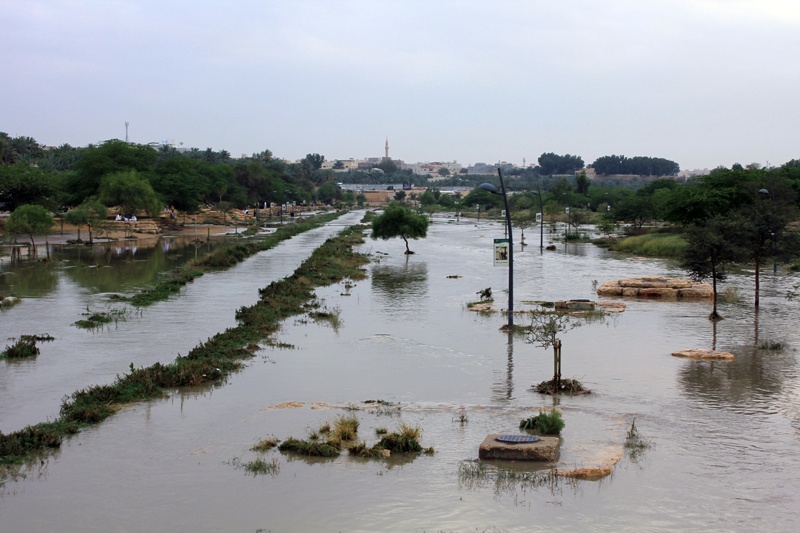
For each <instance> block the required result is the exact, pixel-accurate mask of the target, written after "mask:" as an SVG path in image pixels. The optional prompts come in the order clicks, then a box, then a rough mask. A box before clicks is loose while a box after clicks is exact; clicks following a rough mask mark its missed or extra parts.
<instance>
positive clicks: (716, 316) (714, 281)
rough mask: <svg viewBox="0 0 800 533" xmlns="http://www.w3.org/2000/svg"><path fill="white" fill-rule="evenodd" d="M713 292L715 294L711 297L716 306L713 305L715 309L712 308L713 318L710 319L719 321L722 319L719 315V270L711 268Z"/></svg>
mask: <svg viewBox="0 0 800 533" xmlns="http://www.w3.org/2000/svg"><path fill="white" fill-rule="evenodd" d="M711 290H712V291H713V293H714V294H712V296H711V297H712V299H713V302H714V304H713V307H712V311H711V316H709V317H708V318H710V319H711V320H719V319H720V318H722V317H721V316H719V313H717V269H716V267H711Z"/></svg>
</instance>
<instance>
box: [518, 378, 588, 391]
mask: <svg viewBox="0 0 800 533" xmlns="http://www.w3.org/2000/svg"><path fill="white" fill-rule="evenodd" d="M533 390H534V391H536V392H538V393H539V394H561V393H566V394H590V393H591V392H592V391H590V390H589V389H587V388H586V387H584V386H583V383H581V382H580V381H578V380H577V379H562V380H560V381H559V383H558V384H556V382H555V380H552V379H551V380H549V381H542V382H541V383H539V384H538V385H536V386H535V387H534V388H533Z"/></svg>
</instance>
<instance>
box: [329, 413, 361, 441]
mask: <svg viewBox="0 0 800 533" xmlns="http://www.w3.org/2000/svg"><path fill="white" fill-rule="evenodd" d="M359 424H360V423H359V421H358V418H356V416H355V415H344V416H340V417H338V418H337V419H336V420H335V421H334V423H333V430H332V431H331V437H332V438H333V439H336V440H339V441H343V440H353V439H355V438H356V436H358V426H359Z"/></svg>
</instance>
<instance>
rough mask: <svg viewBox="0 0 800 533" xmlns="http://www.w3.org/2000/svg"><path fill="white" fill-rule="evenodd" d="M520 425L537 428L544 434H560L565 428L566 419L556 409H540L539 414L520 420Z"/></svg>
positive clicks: (522, 427)
mask: <svg viewBox="0 0 800 533" xmlns="http://www.w3.org/2000/svg"><path fill="white" fill-rule="evenodd" d="M519 427H520V429H532V430H536V431H538V432H539V433H541V434H542V435H559V434H561V430H562V429H564V419H563V418H561V415H560V414H559V413H558V411H556V410H555V409H551V410H550V412H549V413H545V412H544V411H539V414H538V415H537V416H531V417H529V418H525V419H523V420H520V422H519Z"/></svg>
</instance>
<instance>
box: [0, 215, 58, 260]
mask: <svg viewBox="0 0 800 533" xmlns="http://www.w3.org/2000/svg"><path fill="white" fill-rule="evenodd" d="M54 223H55V221H54V220H53V217H52V216H50V213H48V212H47V209H45V208H44V207H42V206H40V205H32V204H25V205H21V206H19V207H17V208H16V209H15V210H14V212H13V213H11V215H9V217H8V220H7V221H6V232H7V233H8V234H9V235H16V234H17V233H23V234H25V235H28V236H29V237H30V239H31V250H32V252H33V256H34V257H36V243H35V242H34V240H33V237H34V236H35V235H44V236H45V244H47V234H48V233H49V231H50V228H51V227H52V226H53V224H54ZM47 251H48V258H49V254H50V250H49V247H48V250H47Z"/></svg>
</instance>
